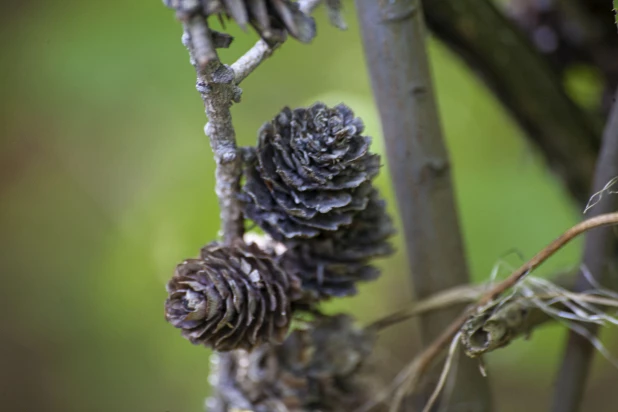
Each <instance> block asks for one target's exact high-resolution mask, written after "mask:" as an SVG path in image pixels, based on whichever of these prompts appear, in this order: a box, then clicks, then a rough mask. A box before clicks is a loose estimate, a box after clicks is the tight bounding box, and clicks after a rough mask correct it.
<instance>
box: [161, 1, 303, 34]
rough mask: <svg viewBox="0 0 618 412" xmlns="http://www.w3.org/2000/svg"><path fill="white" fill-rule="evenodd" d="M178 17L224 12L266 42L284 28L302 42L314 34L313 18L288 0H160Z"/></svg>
mask: <svg viewBox="0 0 618 412" xmlns="http://www.w3.org/2000/svg"><path fill="white" fill-rule="evenodd" d="M163 3H164V4H165V5H166V6H167V7H169V8H171V9H174V10H176V12H177V13H178V14H179V17H180V18H181V19H187V18H188V17H189V16H194V15H201V16H203V17H205V18H208V17H209V16H211V15H219V16H225V17H227V18H228V19H232V20H234V21H235V22H236V24H238V25H239V26H240V27H242V28H243V29H244V28H245V27H246V25H247V24H250V25H251V26H253V28H254V29H255V31H257V32H258V34H259V35H260V36H261V37H262V38H263V39H264V40H266V41H267V42H268V43H275V42H278V41H282V40H284V39H285V33H286V32H288V33H290V35H291V36H292V37H295V38H296V39H298V40H300V41H301V42H303V43H308V42H310V41H311V40H312V39H313V38H314V37H315V22H314V20H313V18H312V17H310V16H307V15H306V14H304V13H303V12H302V11H301V10H300V9H299V7H298V4H297V3H295V2H292V1H291V0H163Z"/></svg>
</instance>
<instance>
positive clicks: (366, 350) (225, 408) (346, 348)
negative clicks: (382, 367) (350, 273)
mask: <svg viewBox="0 0 618 412" xmlns="http://www.w3.org/2000/svg"><path fill="white" fill-rule="evenodd" d="M373 344H374V336H373V335H372V334H369V333H368V332H366V331H364V330H362V329H359V328H357V327H356V326H355V325H354V322H353V319H352V318H351V317H349V316H346V315H336V316H332V317H324V318H319V319H317V320H315V321H314V322H312V323H311V324H309V325H308V329H307V330H295V331H294V332H292V333H291V334H290V336H289V337H288V338H287V339H286V341H285V342H284V344H283V345H281V346H279V347H273V346H272V345H264V346H262V347H260V348H258V349H256V350H255V351H253V352H251V353H247V352H244V351H234V352H230V353H226V354H221V355H220V356H219V357H218V359H217V360H216V361H215V362H214V368H213V369H212V372H211V373H212V381H213V382H214V385H215V387H216V390H217V392H218V399H210V400H209V402H208V406H209V411H211V412H231V411H237V410H250V411H254V412H272V411H286V412H301V411H318V410H319V411H324V412H327V411H332V412H335V411H337V412H338V411H347V410H355V409H356V408H358V407H359V406H360V405H362V404H363V403H364V402H366V401H367V400H369V399H371V398H370V396H371V394H372V393H374V392H375V391H376V390H377V388H376V383H377V382H376V381H375V378H370V374H369V373H367V372H368V371H367V366H368V365H367V359H368V357H369V355H370V353H371V351H372V348H373ZM372 375H373V374H372ZM372 379H373V380H372Z"/></svg>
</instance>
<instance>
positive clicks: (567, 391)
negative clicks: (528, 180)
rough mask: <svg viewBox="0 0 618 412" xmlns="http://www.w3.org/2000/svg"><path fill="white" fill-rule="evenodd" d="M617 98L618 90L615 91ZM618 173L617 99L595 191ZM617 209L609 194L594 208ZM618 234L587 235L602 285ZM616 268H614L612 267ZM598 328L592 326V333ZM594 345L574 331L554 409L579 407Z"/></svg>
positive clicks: (587, 253)
mask: <svg viewBox="0 0 618 412" xmlns="http://www.w3.org/2000/svg"><path fill="white" fill-rule="evenodd" d="M616 97H617V98H618V91H617V92H616ZM616 176H618V102H616V101H615V102H614V106H613V108H612V112H611V114H610V118H609V120H608V123H607V126H606V128H605V132H604V133H603V145H602V147H601V154H600V155H599V160H598V162H597V170H596V174H595V179H594V189H595V191H598V190H601V189H602V188H604V187H605V186H606V185H607V182H608V181H611V180H612V179H613V178H615V177H616ZM617 209H618V197H615V196H607V197H605V198H603V199H602V200H601V201H599V202H598V203H597V204H596V205H595V206H594V207H593V208H592V209H591V211H592V212H593V213H596V214H600V213H607V212H608V211H613V210H617ZM617 250H618V236H616V235H615V234H614V233H613V232H612V231H611V230H610V229H609V228H606V229H604V230H598V231H595V232H592V233H590V234H588V235H587V236H586V242H585V246H584V258H583V264H584V265H585V267H586V268H587V270H589V271H590V272H591V273H594V274H595V276H596V277H597V279H598V280H599V282H600V283H601V284H602V283H604V281H605V280H606V279H607V278H608V274H609V273H610V270H611V269H612V265H614V266H615V265H616V251H617ZM613 269H614V270H615V269H616V268H615V267H614V268H613ZM590 287H591V284H590V282H589V280H588V278H587V276H586V274H585V273H583V272H582V274H581V275H580V278H579V280H578V282H577V284H576V286H575V291H582V290H586V289H588V288H590ZM596 329H597V328H590V329H589V331H590V334H591V336H594V335H595V334H596ZM593 353H594V347H593V346H592V345H591V344H590V342H589V341H588V340H586V339H583V338H582V336H579V335H578V334H576V333H574V332H571V333H569V338H568V342H567V347H566V351H565V354H564V360H563V362H562V365H561V367H560V370H559V373H558V377H557V383H556V391H555V394H554V403H553V409H552V411H554V412H570V411H573V412H574V411H576V410H578V409H579V405H580V403H581V401H582V398H583V394H584V385H585V383H586V380H587V377H588V372H589V370H590V363H591V360H592V355H593Z"/></svg>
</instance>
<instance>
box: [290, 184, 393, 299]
mask: <svg viewBox="0 0 618 412" xmlns="http://www.w3.org/2000/svg"><path fill="white" fill-rule="evenodd" d="M394 233H395V230H394V228H393V223H392V220H391V218H390V217H389V215H388V214H387V213H386V205H385V202H384V201H383V200H382V199H381V198H380V194H379V192H378V191H377V190H375V189H373V190H372V192H371V193H370V196H369V202H368V204H367V207H366V209H365V210H363V211H361V212H359V213H358V214H357V215H356V216H355V217H354V220H353V221H352V224H351V225H350V226H348V227H345V228H343V229H340V230H338V231H336V232H333V233H328V234H323V235H320V236H318V237H316V238H315V239H309V240H305V241H296V242H290V244H289V245H288V249H287V251H286V252H285V253H283V254H282V255H281V256H280V257H279V264H280V265H281V267H282V268H283V269H284V270H285V271H286V273H289V274H293V275H295V276H297V277H299V278H300V279H301V280H302V286H303V292H304V293H305V299H309V300H316V299H321V298H326V297H341V296H350V295H354V294H356V284H357V282H359V281H367V280H373V279H375V278H377V277H378V276H379V275H380V271H379V270H378V269H377V268H375V267H373V266H371V265H369V262H370V260H372V259H374V258H379V257H384V256H388V255H390V254H391V253H393V247H392V245H391V244H390V242H389V238H390V237H391V236H392V235H393V234H394Z"/></svg>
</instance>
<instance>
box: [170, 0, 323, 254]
mask: <svg viewBox="0 0 618 412" xmlns="http://www.w3.org/2000/svg"><path fill="white" fill-rule="evenodd" d="M320 2H321V0H301V1H299V7H300V9H301V10H302V11H303V12H305V13H310V12H311V11H312V10H313V9H314V8H315V7H317V5H318V4H319V3H320ZM177 16H178V18H179V19H180V20H181V21H182V23H183V28H184V34H183V44H184V45H185V46H186V47H187V49H188V50H189V55H190V57H191V64H192V65H193V66H194V68H195V71H196V73H197V90H198V91H199V93H200V95H201V97H202V100H203V101H204V107H205V110H206V116H207V117H208V123H207V124H206V126H205V127H204V132H205V133H206V135H207V136H208V137H209V138H210V146H211V148H212V151H213V153H214V157H215V162H216V164H217V169H216V172H215V175H216V187H215V192H216V193H217V197H218V198H219V210H220V218H221V233H220V234H221V236H223V240H224V242H226V243H230V242H233V241H234V240H235V239H238V238H240V237H242V235H243V232H244V224H243V219H242V207H241V204H240V200H239V197H238V192H239V191H240V177H241V174H242V161H241V156H240V155H239V153H238V150H237V147H236V132H235V130H234V126H233V124H232V115H231V113H230V106H231V105H232V102H237V101H239V99H240V95H241V93H242V91H241V89H240V88H239V87H238V84H239V83H240V82H241V81H242V80H244V79H245V78H246V77H247V76H248V75H249V74H251V72H253V70H255V69H256V68H257V67H258V66H259V64H260V63H261V62H262V61H264V60H265V59H266V58H267V57H269V56H270V55H272V53H273V51H274V49H275V48H276V47H278V46H279V45H280V44H281V43H277V44H274V45H268V44H267V43H266V42H265V41H264V40H259V41H258V42H257V43H256V45H255V46H253V48H251V49H250V50H249V51H248V52H247V53H246V54H245V55H243V56H242V57H241V58H240V59H238V61H237V62H236V63H234V64H233V65H232V66H231V67H229V66H226V65H224V64H222V63H221V62H220V61H219V57H218V56H217V54H216V52H215V51H214V50H215V47H216V46H217V45H219V46H222V47H225V46H229V38H221V36H217V35H216V33H213V32H211V30H210V29H209V28H208V25H207V24H206V22H205V21H204V18H203V16H201V15H199V14H193V15H191V14H189V15H187V14H183V13H177ZM213 34H215V35H214V36H213ZM213 42H219V43H221V44H213Z"/></svg>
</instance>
